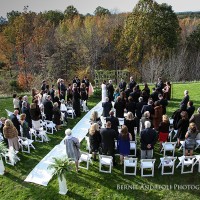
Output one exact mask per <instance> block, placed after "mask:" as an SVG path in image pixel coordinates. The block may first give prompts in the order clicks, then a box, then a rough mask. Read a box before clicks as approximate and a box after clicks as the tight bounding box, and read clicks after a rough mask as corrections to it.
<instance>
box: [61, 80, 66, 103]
mask: <svg viewBox="0 0 200 200" xmlns="http://www.w3.org/2000/svg"><path fill="white" fill-rule="evenodd" d="M66 90H67V88H66V86H65V84H64V80H63V79H61V80H60V100H61V99H64V100H65V96H66ZM61 94H62V95H61Z"/></svg>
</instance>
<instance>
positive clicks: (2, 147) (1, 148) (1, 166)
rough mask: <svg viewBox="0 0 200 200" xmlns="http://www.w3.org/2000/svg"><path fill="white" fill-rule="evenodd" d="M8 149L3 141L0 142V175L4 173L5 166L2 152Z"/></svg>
mask: <svg viewBox="0 0 200 200" xmlns="http://www.w3.org/2000/svg"><path fill="white" fill-rule="evenodd" d="M7 151H8V149H7V147H6V145H5V144H4V143H3V142H0V175H3V174H4V171H5V167H4V164H3V159H2V154H5V153H6V152H7Z"/></svg>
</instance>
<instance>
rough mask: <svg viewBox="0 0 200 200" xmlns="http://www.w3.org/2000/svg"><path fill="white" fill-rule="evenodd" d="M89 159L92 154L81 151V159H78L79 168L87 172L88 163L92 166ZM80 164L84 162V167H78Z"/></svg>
mask: <svg viewBox="0 0 200 200" xmlns="http://www.w3.org/2000/svg"><path fill="white" fill-rule="evenodd" d="M91 157H92V154H89V153H86V152H82V151H81V157H80V158H79V161H78V165H79V167H80V168H83V169H87V170H88V169H89V163H91V164H92V160H91ZM81 162H86V167H83V166H81V165H80V163H81Z"/></svg>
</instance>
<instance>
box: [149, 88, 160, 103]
mask: <svg viewBox="0 0 200 200" xmlns="http://www.w3.org/2000/svg"><path fill="white" fill-rule="evenodd" d="M158 94H159V92H158V89H156V88H152V93H151V94H150V97H151V98H152V100H153V102H156V101H158Z"/></svg>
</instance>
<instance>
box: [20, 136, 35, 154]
mask: <svg viewBox="0 0 200 200" xmlns="http://www.w3.org/2000/svg"><path fill="white" fill-rule="evenodd" d="M18 141H19V145H20V147H21V148H22V152H26V153H30V148H33V149H35V147H34V146H33V144H32V143H33V142H34V140H30V139H28V138H25V137H19V139H18Z"/></svg>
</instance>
